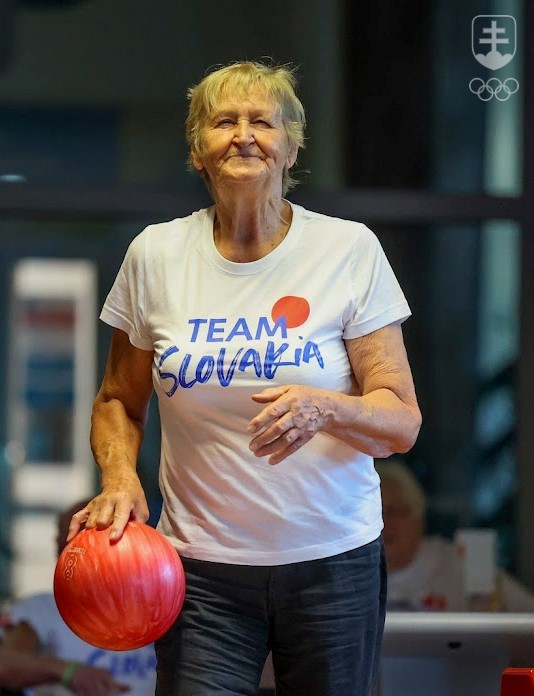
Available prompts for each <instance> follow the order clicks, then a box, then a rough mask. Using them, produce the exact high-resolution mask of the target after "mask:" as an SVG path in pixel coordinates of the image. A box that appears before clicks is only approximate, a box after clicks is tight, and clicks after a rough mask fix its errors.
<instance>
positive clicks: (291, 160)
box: [286, 145, 299, 169]
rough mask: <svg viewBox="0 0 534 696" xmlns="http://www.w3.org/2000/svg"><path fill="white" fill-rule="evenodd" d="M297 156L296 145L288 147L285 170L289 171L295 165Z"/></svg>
mask: <svg viewBox="0 0 534 696" xmlns="http://www.w3.org/2000/svg"><path fill="white" fill-rule="evenodd" d="M298 154H299V149H298V147H297V146H296V145H293V146H292V147H290V149H289V152H288V153H287V157H286V167H287V169H291V167H292V166H293V165H294V164H295V162H296V161H297V155H298Z"/></svg>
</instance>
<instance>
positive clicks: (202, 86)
mask: <svg viewBox="0 0 534 696" xmlns="http://www.w3.org/2000/svg"><path fill="white" fill-rule="evenodd" d="M296 84H297V81H296V78H295V72H294V69H293V68H291V67H290V66H288V65H272V66H271V65H266V64H264V63H259V62H255V61H243V62H238V63H230V64H229V65H226V66H224V67H222V68H219V69H217V70H214V71H213V72H211V73H209V74H208V75H207V76H206V77H205V78H204V79H203V80H201V81H200V82H199V83H198V84H197V85H194V86H193V87H191V88H190V89H189V90H188V93H187V96H188V98H189V112H188V114H187V119H186V122H185V136H186V139H187V144H188V145H189V167H190V168H191V169H193V155H195V154H197V153H200V152H202V128H203V126H204V124H205V123H206V121H207V120H208V118H209V117H210V115H211V114H212V113H213V112H214V111H215V110H216V109H217V103H218V101H219V100H220V98H221V95H222V94H223V93H224V92H225V90H227V89H231V90H235V91H236V92H237V94H238V95H246V94H248V93H249V92H250V91H251V90H253V89H255V88H258V87H259V88H260V89H262V90H265V92H266V94H267V96H268V97H269V98H270V99H272V100H273V101H275V102H276V103H277V104H278V105H279V107H280V111H281V115H282V122H283V125H284V128H285V131H286V133H287V138H288V141H289V145H290V148H291V149H296V150H298V149H300V148H303V147H304V129H305V127H306V117H305V114H304V107H303V106H302V103H301V101H300V99H299V98H298V97H297V95H296V94H295V88H296ZM200 175H201V176H202V178H203V179H204V181H205V183H206V185H207V186H208V188H210V182H209V178H208V175H207V174H206V172H205V171H204V170H202V171H201V172H200ZM296 184H297V182H296V181H295V179H294V178H293V177H292V176H291V174H290V173H289V170H288V169H287V168H286V169H284V174H283V179H282V193H283V195H285V194H286V193H287V192H288V191H290V190H291V189H292V188H294V186H295V185H296Z"/></svg>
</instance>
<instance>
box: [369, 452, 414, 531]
mask: <svg viewBox="0 0 534 696" xmlns="http://www.w3.org/2000/svg"><path fill="white" fill-rule="evenodd" d="M375 467H376V470H377V472H378V475H379V476H380V481H381V482H383V483H392V484H393V485H395V487H396V491H397V494H398V496H399V498H400V500H401V501H402V502H403V503H405V504H406V505H407V506H408V507H409V508H410V510H411V511H412V512H413V513H414V514H415V515H417V516H418V517H421V518H422V517H423V516H424V514H425V511H426V496H425V492H424V490H423V487H422V486H421V484H420V483H419V481H418V480H417V479H416V478H415V476H414V475H413V474H412V472H411V471H410V469H408V467H407V466H406V464H404V462H402V461H400V460H398V459H386V460H383V461H380V462H376V464H375Z"/></svg>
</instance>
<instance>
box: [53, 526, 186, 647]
mask: <svg viewBox="0 0 534 696" xmlns="http://www.w3.org/2000/svg"><path fill="white" fill-rule="evenodd" d="M108 535H109V529H103V530H97V529H84V530H82V531H81V532H80V533H79V534H77V535H76V536H75V537H74V539H72V540H71V541H70V542H69V544H68V545H67V546H66V547H65V549H64V550H63V552H62V553H61V555H60V557H59V559H58V562H57V565H56V571H55V574H54V597H55V599H56V604H57V608H58V610H59V613H60V614H61V616H62V617H63V620H64V621H65V623H66V624H67V626H69V628H70V629H71V630H72V631H74V633H76V635H78V636H79V637H80V638H82V640H85V641H86V642H87V643H91V645H95V646H96V647H98V648H103V649H105V650H133V649H134V648H140V647H142V646H143V645H148V644H149V643H152V642H153V641H154V640H156V639H157V638H159V637H160V636H162V635H163V634H164V633H165V632H166V631H167V630H168V629H169V628H170V627H171V626H172V624H173V623H174V621H175V620H176V618H177V617H178V614H179V613H180V610H181V608H182V605H183V603H184V597H185V574H184V569H183V566H182V563H181V561H180V558H179V556H178V553H177V552H176V550H175V549H174V548H173V547H172V545H171V544H170V543H169V541H167V539H166V538H165V537H164V536H163V535H162V534H160V533H159V532H158V531H156V530H155V529H153V528H152V527H149V526H148V525H146V524H142V523H141V522H135V521H131V522H128V524H127V525H126V528H125V530H124V534H123V535H122V537H121V538H120V539H119V540H118V541H110V540H109V536H108Z"/></svg>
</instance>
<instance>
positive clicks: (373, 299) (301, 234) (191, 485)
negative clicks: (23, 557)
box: [101, 204, 410, 565]
mask: <svg viewBox="0 0 534 696" xmlns="http://www.w3.org/2000/svg"><path fill="white" fill-rule="evenodd" d="M292 209H293V220H292V224H291V227H290V229H289V231H288V233H287V235H286V237H285V238H284V240H283V241H282V242H281V244H279V245H278V246H277V247H276V248H275V249H274V250H273V251H272V252H270V253H269V254H267V255H266V256H264V257H263V258H261V259H259V260H257V261H252V262H250V263H235V262H232V261H228V260H227V259H225V258H224V257H222V256H221V254H220V253H219V252H218V250H217V248H216V246H215V243H214V240H213V217H214V208H209V209H206V210H200V211H198V212H195V213H193V214H192V215H190V216H189V217H186V218H182V219H177V220H173V221H171V222H167V223H162V224H158V225H150V226H149V227H147V228H146V229H145V230H144V231H143V232H142V233H141V234H140V235H138V236H137V237H136V238H135V239H134V240H133V242H132V244H131V245H130V248H129V249H128V252H127V254H126V258H125V260H124V262H123V264H122V266H121V269H120V271H119V273H118V275H117V278H116V280H115V283H114V285H113V288H112V290H111V292H110V293H109V295H108V298H107V300H106V302H105V304H104V308H103V310H102V313H101V319H103V320H104V321H105V322H107V323H108V324H111V325H112V326H114V327H116V328H119V329H122V330H123V331H125V332H127V333H128V335H129V338H130V341H131V343H132V344H133V345H134V346H136V347H138V348H141V349H144V350H154V364H153V381H154V388H155V391H156V393H157V396H158V403H159V411H160V418H161V430H162V449H161V461H160V486H161V491H162V496H163V509H162V515H161V519H160V522H159V527H158V528H159V530H160V531H161V532H163V533H164V534H165V535H166V536H167V537H168V538H169V539H170V540H171V542H172V543H173V544H174V545H175V547H176V548H177V550H178V551H179V553H180V554H181V555H183V556H186V557H192V558H197V559H201V560H208V561H218V562H226V563H237V564H250V565H278V564H283V563H291V562H297V561H305V560H311V559H315V558H323V557H326V556H331V555H334V554H337V553H341V552H343V551H347V550H349V549H351V548H355V547H358V546H362V545H363V544H366V543H369V542H370V541H372V540H373V539H375V538H377V537H378V536H379V534H380V532H381V530H382V516H381V501H380V482H379V478H378V475H377V474H376V472H375V469H374V465H373V460H372V458H371V457H369V456H368V455H366V454H363V453H361V452H358V451H356V450H355V449H353V448H351V447H349V446H348V445H346V444H344V443H343V442H341V441H340V440H337V439H335V438H333V437H331V436H329V435H327V434H325V433H318V434H317V435H316V436H315V437H314V438H312V440H311V441H310V442H308V443H307V444H306V445H305V446H304V447H302V448H301V449H300V450H298V451H297V452H296V453H294V454H293V455H291V456H290V457H288V458H287V459H286V460H285V461H283V462H282V463H280V464H278V465H276V466H272V465H270V464H269V463H268V461H267V458H256V457H255V456H254V455H253V454H252V453H251V452H250V450H249V442H250V440H251V436H250V434H249V433H247V431H246V427H247V424H248V422H249V420H250V419H251V418H253V417H254V416H255V415H256V414H257V413H259V412H260V410H262V408H264V406H262V405H258V404H257V403H255V402H254V401H252V399H251V395H252V394H255V393H257V392H259V391H261V390H262V389H264V388H266V387H272V386H279V385H285V384H301V385H310V386H314V387H318V388H324V389H330V390H333V391H339V392H343V393H345V394H357V393H358V390H357V385H356V383H355V379H354V376H353V373H352V370H351V367H350V364H349V361H348V358H347V353H346V350H345V345H344V341H343V339H350V338H357V337H361V336H364V335H366V334H368V333H371V332H373V331H375V330H377V329H379V328H382V327H384V326H386V325H388V324H391V323H393V322H399V321H402V320H404V319H405V318H406V317H407V316H409V314H410V310H409V308H408V305H407V303H406V300H405V298H404V295H403V293H402V291H401V289H400V287H399V285H398V283H397V280H396V278H395V276H394V274H393V271H392V270H391V267H390V265H389V263H388V261H387V259H386V257H385V255H384V253H383V251H382V248H381V247H380V244H379V242H378V240H377V239H376V237H375V235H374V234H373V233H372V232H371V231H370V230H369V229H368V228H367V227H365V225H363V224H361V223H355V222H351V221H347V220H340V219H337V218H331V217H327V216H325V215H320V214H317V213H313V212H310V211H308V210H305V209H304V208H302V207H300V206H298V205H293V204H292Z"/></svg>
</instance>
